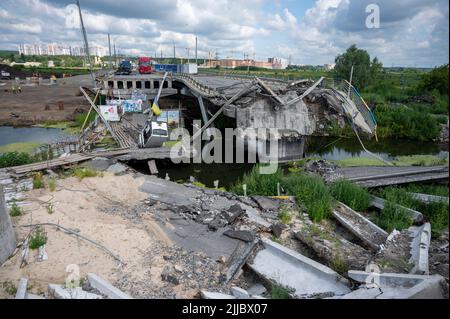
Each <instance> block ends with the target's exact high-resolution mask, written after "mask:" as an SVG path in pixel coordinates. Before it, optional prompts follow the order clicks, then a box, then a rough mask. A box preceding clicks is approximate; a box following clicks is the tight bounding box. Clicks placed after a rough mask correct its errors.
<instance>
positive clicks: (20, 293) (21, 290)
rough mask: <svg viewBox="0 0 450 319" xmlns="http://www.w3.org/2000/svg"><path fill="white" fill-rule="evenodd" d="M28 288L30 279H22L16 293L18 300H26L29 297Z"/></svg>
mask: <svg viewBox="0 0 450 319" xmlns="http://www.w3.org/2000/svg"><path fill="white" fill-rule="evenodd" d="M27 286H28V279H27V278H20V281H19V285H18V286H17V291H16V299H25V297H26V295H27Z"/></svg>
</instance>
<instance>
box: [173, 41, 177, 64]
mask: <svg viewBox="0 0 450 319" xmlns="http://www.w3.org/2000/svg"><path fill="white" fill-rule="evenodd" d="M173 64H177V58H176V55H175V41H174V42H173Z"/></svg>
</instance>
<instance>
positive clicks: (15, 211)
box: [9, 203, 23, 217]
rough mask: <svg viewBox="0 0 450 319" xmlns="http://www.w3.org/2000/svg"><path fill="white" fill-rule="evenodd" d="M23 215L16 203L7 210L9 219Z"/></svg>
mask: <svg viewBox="0 0 450 319" xmlns="http://www.w3.org/2000/svg"><path fill="white" fill-rule="evenodd" d="M22 214H23V210H22V208H20V207H19V206H18V205H17V204H16V203H13V204H12V205H11V208H10V209H9V215H10V216H11V217H17V216H21V215H22Z"/></svg>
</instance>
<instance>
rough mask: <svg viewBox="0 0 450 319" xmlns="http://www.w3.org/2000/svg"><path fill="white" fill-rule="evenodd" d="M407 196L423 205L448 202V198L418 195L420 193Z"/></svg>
mask: <svg viewBox="0 0 450 319" xmlns="http://www.w3.org/2000/svg"><path fill="white" fill-rule="evenodd" d="M408 194H409V195H411V196H412V197H413V198H414V199H417V200H419V201H421V202H423V203H425V204H429V203H439V202H444V203H447V204H448V202H449V198H448V197H443V196H436V195H428V194H420V193H408Z"/></svg>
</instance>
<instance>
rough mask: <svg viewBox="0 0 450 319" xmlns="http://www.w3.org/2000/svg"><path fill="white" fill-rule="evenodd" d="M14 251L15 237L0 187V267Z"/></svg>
mask: <svg viewBox="0 0 450 319" xmlns="http://www.w3.org/2000/svg"><path fill="white" fill-rule="evenodd" d="M15 249H16V235H15V233H14V229H13V226H12V223H11V218H10V217H9V214H8V211H7V209H6V203H5V197H4V195H3V187H2V185H0V265H1V264H3V262H5V261H6V260H7V259H8V258H9V256H11V254H12V253H13V252H14V250H15Z"/></svg>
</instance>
